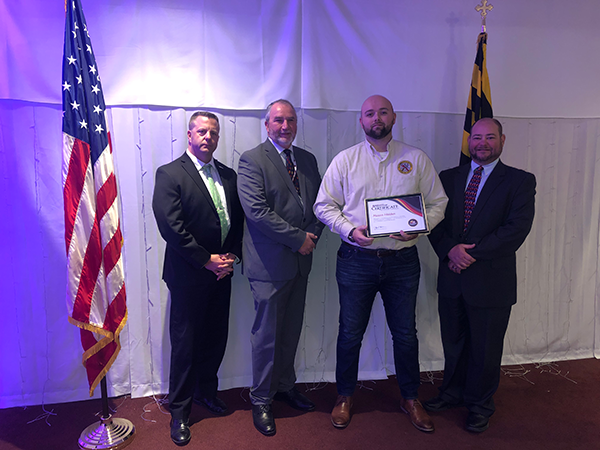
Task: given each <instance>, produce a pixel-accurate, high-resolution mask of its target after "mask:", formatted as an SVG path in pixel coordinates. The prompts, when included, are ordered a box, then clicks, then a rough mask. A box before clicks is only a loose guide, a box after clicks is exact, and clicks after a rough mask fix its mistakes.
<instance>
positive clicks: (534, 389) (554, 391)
mask: <svg viewBox="0 0 600 450" xmlns="http://www.w3.org/2000/svg"><path fill="white" fill-rule="evenodd" d="M503 370H504V372H505V373H504V375H503V376H502V379H501V384H500V389H499V390H498V392H497V394H496V396H495V401H496V408H497V411H496V414H495V415H494V416H493V417H492V419H491V421H490V428H489V430H487V431H486V432H484V433H482V434H480V435H473V434H470V433H468V432H466V431H464V429H463V426H464V420H465V418H466V414H467V413H466V410H465V409H464V408H459V409H454V410H450V411H445V412H442V413H436V414H432V418H433V420H434V422H435V426H436V430H435V432H434V433H429V434H426V433H422V432H420V431H418V430H417V429H415V428H414V427H413V426H412V425H411V423H410V421H409V420H408V416H406V415H405V414H403V413H402V411H400V408H399V397H400V393H399V389H398V386H397V385H396V381H395V379H394V378H390V379H388V380H383V381H376V382H372V381H366V382H363V383H362V386H361V389H360V390H357V392H356V395H355V406H354V410H353V413H354V414H353V417H352V421H351V423H350V426H349V427H348V428H346V429H345V430H337V429H334V428H333V426H332V425H331V422H330V416H329V414H330V412H331V408H332V406H333V403H334V401H335V398H336V390H335V384H323V385H322V386H308V385H304V384H301V385H298V388H299V389H301V390H302V391H306V390H307V389H311V388H316V389H315V390H312V391H309V392H307V395H308V396H309V397H310V398H311V399H312V400H313V401H314V402H315V403H316V405H317V409H316V411H314V412H310V413H300V412H298V411H295V410H293V409H291V408H290V407H288V406H287V405H285V404H283V403H280V402H275V403H274V413H275V418H276V424H277V434H276V435H275V436H273V437H265V436H262V435H261V434H260V433H258V431H256V430H255V429H254V427H253V425H252V416H251V411H250V403H249V401H248V390H247V389H245V390H244V389H231V390H228V391H224V392H221V393H220V394H219V396H220V397H221V398H222V399H223V400H225V401H226V402H227V404H228V405H229V408H230V410H231V413H230V414H229V415H227V416H225V417H214V416H212V415H211V414H210V413H209V412H208V411H206V410H205V409H203V408H202V407H200V406H197V405H194V409H193V411H192V417H191V422H192V425H191V429H192V441H191V442H190V444H189V445H188V446H187V447H185V448H186V449H216V450H221V449H224V450H228V449H244V450H245V449H261V450H269V449H302V450H304V449H305V450H329V449H340V450H341V449H348V450H352V449H368V450H371V449H373V450H376V449H403V448H406V449H424V450H427V449H436V450H444V449H461V450H462V449H485V450H499V449H540V450H554V449H556V450H559V449H560V450H562V449H600V408H599V407H598V404H599V402H600V361H599V360H595V359H585V360H578V361H562V362H560V363H556V364H551V365H526V366H520V367H503ZM421 375H422V380H423V384H422V386H421V390H420V395H421V398H422V399H428V398H430V397H432V396H435V395H436V394H437V386H439V384H440V381H441V374H440V373H423V374H421ZM110 405H111V407H112V408H117V411H116V413H115V414H114V417H119V418H124V419H128V420H130V421H131V422H132V423H133V424H134V425H135V428H136V433H135V436H134V438H133V440H132V441H131V444H130V445H129V446H127V447H126V448H127V449H129V450H146V449H159V450H160V449H175V448H177V447H176V446H175V445H174V444H173V443H172V442H171V440H170V437H169V420H170V415H169V414H168V408H167V407H166V406H162V407H161V406H159V405H158V404H157V403H156V402H155V401H154V400H153V399H152V398H138V399H131V398H129V397H122V398H115V399H110ZM45 409H46V410H47V411H51V412H52V415H49V416H47V418H39V416H40V415H41V414H43V413H44V411H43V408H42V407H41V406H34V407H27V408H7V409H3V410H0V449H1V450H9V449H10V450H13V449H20V450H34V449H36V450H38V449H50V450H75V449H77V448H78V445H77V440H78V438H79V435H80V434H81V432H82V431H83V430H84V429H85V428H86V427H88V426H89V425H91V424H93V423H94V422H96V421H97V420H98V419H97V418H96V417H95V414H96V413H98V412H99V411H100V410H101V404H100V401H99V400H89V401H83V402H76V403H63V404H57V405H46V406H45ZM36 418H39V419H38V420H35V419H36ZM30 422H31V423H30Z"/></svg>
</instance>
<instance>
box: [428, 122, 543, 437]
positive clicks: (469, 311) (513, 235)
mask: <svg viewBox="0 0 600 450" xmlns="http://www.w3.org/2000/svg"><path fill="white" fill-rule="evenodd" d="M504 140H505V136H504V135H503V134H502V125H501V124H500V122H498V121H497V120H495V119H489V118H486V119H481V120H479V121H478V122H477V123H475V125H473V128H472V129H471V136H470V137H469V153H470V154H471V158H472V161H471V164H465V165H462V166H458V167H455V168H453V169H449V170H445V171H443V172H442V173H441V174H440V179H441V180H442V183H443V185H444V188H445V189H446V192H447V193H448V197H449V198H450V201H449V202H448V207H447V209H446V216H445V218H444V220H443V221H442V222H441V223H440V224H439V225H438V226H437V227H436V228H435V229H434V230H433V231H432V232H431V235H430V236H429V240H430V241H431V244H432V246H433V248H434V250H435V252H436V253H437V255H438V257H439V258H440V264H439V273H438V288H437V290H438V294H439V303H438V309H439V314H440V326H441V331H442V344H443V346H444V381H443V382H442V386H441V387H440V393H439V395H438V396H437V397H435V398H433V399H431V400H428V401H426V402H424V406H425V409H427V410H428V411H444V410H446V409H449V408H452V407H456V406H461V405H464V406H466V407H467V409H468V410H469V415H468V417H467V422H466V429H467V430H468V431H471V432H473V433H481V432H483V431H485V430H486V429H487V428H488V426H489V418H490V416H491V415H492V414H493V413H494V410H495V407H494V400H493V398H492V396H493V395H494V393H495V392H496V390H497V389H498V384H499V381H500V363H501V360H502V348H503V343H504V335H505V333H506V328H507V326H508V319H509V317H510V310H511V307H512V305H514V304H515V303H516V301H517V269H516V256H515V252H516V251H517V249H518V248H519V247H520V246H521V244H522V243H523V241H524V240H525V238H526V237H527V235H528V234H529V230H531V225H532V223H533V216H534V206H535V203H534V202H535V185H536V182H535V176H534V175H533V174H531V173H528V172H525V171H523V170H519V169H515V168H513V167H509V166H506V165H504V164H503V163H502V161H500V160H499V159H498V158H499V157H500V154H501V153H502V148H503V146H504Z"/></svg>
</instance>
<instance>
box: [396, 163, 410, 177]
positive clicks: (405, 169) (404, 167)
mask: <svg viewBox="0 0 600 450" xmlns="http://www.w3.org/2000/svg"><path fill="white" fill-rule="evenodd" d="M412 169H413V165H412V163H411V162H410V161H400V162H399V163H398V172H400V173H402V174H404V175H408V174H409V173H411V172H412Z"/></svg>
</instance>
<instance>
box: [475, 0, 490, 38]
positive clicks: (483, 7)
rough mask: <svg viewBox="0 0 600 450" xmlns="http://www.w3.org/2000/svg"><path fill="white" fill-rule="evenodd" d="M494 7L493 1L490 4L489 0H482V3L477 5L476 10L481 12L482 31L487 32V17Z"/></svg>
mask: <svg viewBox="0 0 600 450" xmlns="http://www.w3.org/2000/svg"><path fill="white" fill-rule="evenodd" d="M492 9H494V5H492V4H491V3H490V4H488V0H481V3H480V4H479V5H477V6H476V7H475V10H476V11H477V12H479V14H481V32H482V33H485V32H486V28H485V17H486V16H487V15H488V12H490V11H491V10H492Z"/></svg>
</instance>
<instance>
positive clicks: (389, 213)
mask: <svg viewBox="0 0 600 450" xmlns="http://www.w3.org/2000/svg"><path fill="white" fill-rule="evenodd" d="M365 210H366V216H367V235H368V236H369V237H381V236H389V235H390V234H397V233H399V232H400V231H404V232H405V233H407V234H411V233H427V232H428V231H429V225H428V224H427V214H426V212H425V203H424V201H423V194H411V195H397V196H394V197H383V198H368V199H366V200H365Z"/></svg>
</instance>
